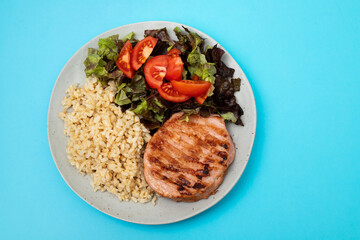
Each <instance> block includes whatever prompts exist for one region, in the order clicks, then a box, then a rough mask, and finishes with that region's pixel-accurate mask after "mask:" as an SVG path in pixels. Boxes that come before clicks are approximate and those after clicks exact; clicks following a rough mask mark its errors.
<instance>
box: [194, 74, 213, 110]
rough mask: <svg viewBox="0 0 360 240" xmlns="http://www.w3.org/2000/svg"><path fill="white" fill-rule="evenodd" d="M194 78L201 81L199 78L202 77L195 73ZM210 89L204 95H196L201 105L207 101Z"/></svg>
mask: <svg viewBox="0 0 360 240" xmlns="http://www.w3.org/2000/svg"><path fill="white" fill-rule="evenodd" d="M192 80H194V81H199V80H200V77H199V76H198V75H196V74H195V75H194V76H193V77H192ZM209 90H210V88H209ZM209 90H208V91H207V92H206V93H204V94H203V95H200V96H198V97H195V100H196V101H197V102H198V103H199V104H200V105H201V104H203V103H204V102H205V100H206V98H207V96H208V92H209Z"/></svg>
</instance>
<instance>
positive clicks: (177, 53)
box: [166, 48, 181, 56]
mask: <svg viewBox="0 0 360 240" xmlns="http://www.w3.org/2000/svg"><path fill="white" fill-rule="evenodd" d="M180 54H181V52H180V50H179V49H177V48H173V49H171V50H170V51H169V52H168V53H167V54H166V55H168V56H171V55H180Z"/></svg>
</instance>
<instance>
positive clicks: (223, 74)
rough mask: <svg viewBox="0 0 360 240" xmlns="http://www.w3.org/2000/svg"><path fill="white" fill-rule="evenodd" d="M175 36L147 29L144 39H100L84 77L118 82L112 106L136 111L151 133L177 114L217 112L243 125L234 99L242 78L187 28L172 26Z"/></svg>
mask: <svg viewBox="0 0 360 240" xmlns="http://www.w3.org/2000/svg"><path fill="white" fill-rule="evenodd" d="M174 33H175V35H176V38H177V40H174V39H172V38H171V37H170V35H169V34H168V31H167V29H166V28H161V29H152V30H146V31H145V36H144V38H143V39H142V40H140V41H139V40H137V39H136V38H135V34H133V33H129V34H128V35H126V36H125V37H124V38H122V39H120V38H119V36H118V35H113V36H109V37H107V38H103V39H100V40H99V43H98V45H99V50H97V49H92V48H91V49H89V54H88V57H87V58H86V60H85V62H84V64H85V67H86V68H85V73H86V75H87V76H88V77H89V76H95V77H97V78H98V79H99V81H100V82H101V83H102V84H103V85H104V86H106V85H107V82H108V81H111V80H114V81H116V82H117V85H118V93H117V95H116V98H115V101H114V102H115V103H116V104H117V105H119V106H121V108H122V110H131V111H134V112H135V113H136V114H137V115H138V116H139V117H140V121H141V122H142V123H143V124H144V125H145V126H146V127H147V128H148V129H150V130H153V131H152V132H154V131H155V130H156V129H158V128H160V127H161V126H162V124H163V123H164V122H165V121H166V120H167V119H169V118H170V117H171V116H172V115H173V114H174V113H177V112H179V111H181V112H187V114H189V111H192V113H193V114H200V115H201V116H204V117H205V116H209V115H211V114H218V115H219V116H221V117H223V118H224V120H225V121H227V122H233V123H235V124H237V125H243V123H242V121H241V115H243V110H242V109H241V107H240V106H239V104H238V103H237V102H236V98H235V92H236V91H239V90H240V81H241V80H240V78H234V69H232V68H229V67H227V66H226V64H225V63H224V62H223V61H222V56H223V55H224V53H225V51H224V50H223V49H221V48H220V47H218V45H214V46H205V45H206V44H205V39H203V38H201V37H200V36H199V35H198V34H196V33H194V32H191V31H189V30H188V29H187V28H185V27H183V30H181V29H180V28H179V27H176V28H174ZM131 47H133V50H131ZM129 58H130V60H129ZM129 61H130V68H129Z"/></svg>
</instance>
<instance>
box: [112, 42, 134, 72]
mask: <svg viewBox="0 0 360 240" xmlns="http://www.w3.org/2000/svg"><path fill="white" fill-rule="evenodd" d="M131 52H132V46H131V43H130V41H129V40H128V41H127V42H126V43H125V45H124V46H123V48H122V49H121V51H120V54H119V57H118V59H117V60H116V66H117V67H118V68H119V69H120V70H121V71H122V72H123V73H124V74H125V76H126V77H128V78H132V77H133V76H134V74H135V72H134V69H132V68H131V67H130V56H131Z"/></svg>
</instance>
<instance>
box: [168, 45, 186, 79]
mask: <svg viewBox="0 0 360 240" xmlns="http://www.w3.org/2000/svg"><path fill="white" fill-rule="evenodd" d="M180 53H181V52H180V50H179V49H176V48H173V49H171V50H170V51H169V52H168V53H167V54H166V55H168V56H169V66H168V68H167V72H166V75H165V78H166V79H167V80H169V81H171V80H181V78H182V72H183V68H184V67H183V65H184V63H183V61H182V60H181V57H180V56H179V55H180Z"/></svg>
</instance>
